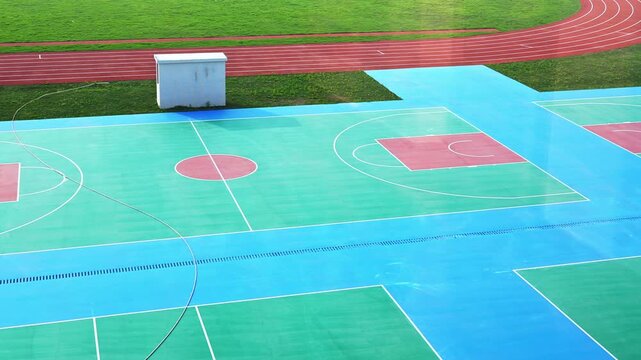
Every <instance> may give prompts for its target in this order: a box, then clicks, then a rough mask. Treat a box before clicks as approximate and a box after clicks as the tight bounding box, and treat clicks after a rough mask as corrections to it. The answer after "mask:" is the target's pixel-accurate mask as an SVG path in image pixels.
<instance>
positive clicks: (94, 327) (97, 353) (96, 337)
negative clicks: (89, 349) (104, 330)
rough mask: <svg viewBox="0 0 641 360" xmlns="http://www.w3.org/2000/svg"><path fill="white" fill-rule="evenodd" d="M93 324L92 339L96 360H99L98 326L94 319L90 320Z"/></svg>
mask: <svg viewBox="0 0 641 360" xmlns="http://www.w3.org/2000/svg"><path fill="white" fill-rule="evenodd" d="M91 320H92V322H93V338H94V341H95V343H96V359H97V360H100V342H99V341H98V324H97V323H96V318H95V317H94V318H91Z"/></svg>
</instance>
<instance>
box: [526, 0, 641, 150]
mask: <svg viewBox="0 0 641 360" xmlns="http://www.w3.org/2000/svg"><path fill="white" fill-rule="evenodd" d="M640 1H641V0H640ZM631 96H632V95H631ZM634 96H641V95H634ZM628 97H630V96H628ZM603 99H605V98H603ZM559 101H561V100H559ZM564 101H572V99H567V100H564ZM532 103H533V104H534V105H536V106H538V107H540V108H541V109H543V110H545V111H547V112H549V113H551V114H554V115H556V116H558V117H560V118H561V119H563V120H565V121H567V122H569V123H570V124H572V125H574V126H576V127H579V128H581V129H582V130H584V131H587V132H588V133H589V134H592V136H596V137H597V138H598V139H600V140H604V141H607V142H609V143H610V144H612V145H614V146H616V147H618V148H619V149H622V150H624V151H625V152H627V153H629V154H632V155H634V156H637V157H638V155H637V154H636V153H633V152H632V151H630V150H628V149H626V148H624V147H623V146H621V145H619V144H617V143H615V142H613V141H610V140H609V139H606V138H604V137H603V136H601V135H599V134H597V133H595V132H593V131H591V130H590V129H587V128H586V126H599V125H614V124H623V123H605V124H594V125H592V124H591V125H579V124H577V123H576V122H574V121H572V120H570V119H568V118H567V117H565V116H563V115H561V114H559V113H558V112H556V111H554V110H552V109H548V108H547V107H546V106H547V105H541V104H539V102H537V101H534V102H532ZM583 104H586V103H577V104H574V105H575V106H578V105H583ZM628 123H629V122H628Z"/></svg>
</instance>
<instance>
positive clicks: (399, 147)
mask: <svg viewBox="0 0 641 360" xmlns="http://www.w3.org/2000/svg"><path fill="white" fill-rule="evenodd" d="M377 141H378V143H379V144H381V145H382V146H383V147H384V148H385V149H387V151H389V152H390V154H392V155H393V156H394V157H396V158H397V159H399V161H400V162H401V163H403V164H404V165H405V166H406V167H407V168H408V169H410V170H412V171H417V170H432V169H440V168H455V167H470V166H479V165H496V164H510V163H521V162H526V161H525V159H523V158H522V157H520V156H518V155H517V154H515V153H514V152H512V151H510V150H508V149H507V148H505V147H504V146H502V145H501V144H499V143H498V142H497V141H495V140H494V139H492V138H490V137H489V136H487V135H486V134H484V133H471V134H470V133H468V134H447V135H431V136H414V137H403V138H396V139H394V138H392V139H389V138H388V139H378V140H377ZM455 145H456V149H457V150H455V149H454V146H455Z"/></svg>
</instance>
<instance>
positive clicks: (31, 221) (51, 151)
mask: <svg viewBox="0 0 641 360" xmlns="http://www.w3.org/2000/svg"><path fill="white" fill-rule="evenodd" d="M0 143H3V144H11V145H20V146H27V147H30V148H33V149H39V150H43V151H46V152H49V153H52V154H54V155H58V156H60V157H62V158H63V159H66V160H67V161H69V162H70V163H71V164H72V165H73V166H74V167H75V168H76V170H78V173H79V174H80V180H78V188H76V191H74V193H73V194H71V196H70V197H69V198H68V199H67V200H65V201H64V202H63V203H62V204H60V205H58V206H57V207H56V208H54V209H53V210H51V211H49V212H47V213H46V214H43V215H41V216H39V217H37V218H35V219H33V220H30V221H27V222H26V223H24V224H21V225H18V226H15V227H13V228H10V229H7V230H4V231H1V232H0V235H5V234H8V233H10V232H12V231H15V230H18V229H21V228H23V227H25V226H28V225H31V224H33V223H35V222H37V221H40V220H42V219H44V218H46V217H48V216H50V215H52V214H53V213H55V212H56V211H58V210H60V209H62V208H63V207H64V206H65V205H67V204H68V203H69V202H71V200H73V199H74V198H75V197H76V195H78V193H79V192H80V190H81V189H82V185H83V184H84V181H85V180H84V179H85V176H84V173H83V172H82V169H81V168H80V166H78V164H76V162H75V161H73V160H71V159H70V158H68V157H66V156H64V155H62V154H60V153H59V152H56V151H53V150H50V149H46V148H43V147H40V146H36V145H28V144H19V143H15V142H10V141H0Z"/></svg>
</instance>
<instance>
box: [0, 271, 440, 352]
mask: <svg viewBox="0 0 641 360" xmlns="http://www.w3.org/2000/svg"><path fill="white" fill-rule="evenodd" d="M373 288H381V289H382V290H383V291H384V292H385V293H386V294H387V296H388V297H389V298H390V300H392V302H393V303H394V304H395V305H396V307H398V309H399V310H400V311H401V313H402V314H403V315H404V316H405V318H406V319H407V320H408V322H409V323H410V325H412V328H413V329H414V330H415V331H416V332H417V333H418V334H419V336H420V337H421V338H422V339H423V341H425V343H426V344H427V345H428V346H429V348H430V349H432V351H433V352H434V354H436V356H437V357H438V358H439V359H441V360H442V358H441V356H440V355H439V353H438V352H437V351H436V349H435V348H434V347H433V346H432V344H431V343H430V342H429V341H428V340H427V338H426V337H425V335H424V334H423V333H422V332H421V331H420V330H419V328H418V326H416V324H415V323H414V321H412V319H411V318H410V317H409V315H407V313H406V312H405V310H403V308H402V307H401V305H399V303H398V302H397V301H396V299H395V298H394V296H392V294H391V293H390V292H389V291H388V290H387V288H386V287H385V285H382V284H376V285H365V286H354V287H347V288H338V289H329V290H319V291H309V292H302V293H295V294H284V295H275V296H265V297H258V298H250V299H241V300H230V301H221V302H214V303H207V304H199V305H190V306H189V308H194V309H195V310H196V314H197V316H198V320H199V321H200V325H201V327H202V330H203V332H204V333H205V337H206V339H207V344H208V345H209V349H210V353H211V356H212V359H213V360H215V359H216V358H215V357H214V353H213V348H212V347H211V343H210V341H209V336H208V335H207V330H206V328H205V325H204V323H203V320H202V317H201V315H200V310H199V308H200V307H208V306H218V305H228V304H237V303H245V302H254V301H262V300H274V299H283V298H290V297H299V296H309V295H318V294H329V293H337V292H343V291H352V290H363V289H373ZM182 308H183V307H170V308H162V309H153V310H142V311H132V312H125V313H118V314H110V315H102V316H92V317H84V318H77V319H69V320H59V321H49V322H42V323H33V324H25V325H15V326H6V327H0V331H3V330H11V329H20V328H27V327H35V326H43V325H54V324H64V323H70V322H76V321H86V320H92V321H93V324H94V334H95V339H96V340H95V341H96V347H98V337H97V334H98V331H97V325H96V323H97V320H98V319H106V318H112V317H120V316H128V315H138V314H151V313H157V312H163V311H171V310H177V309H182ZM98 356H99V355H98ZM98 360H100V359H99V358H98Z"/></svg>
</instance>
